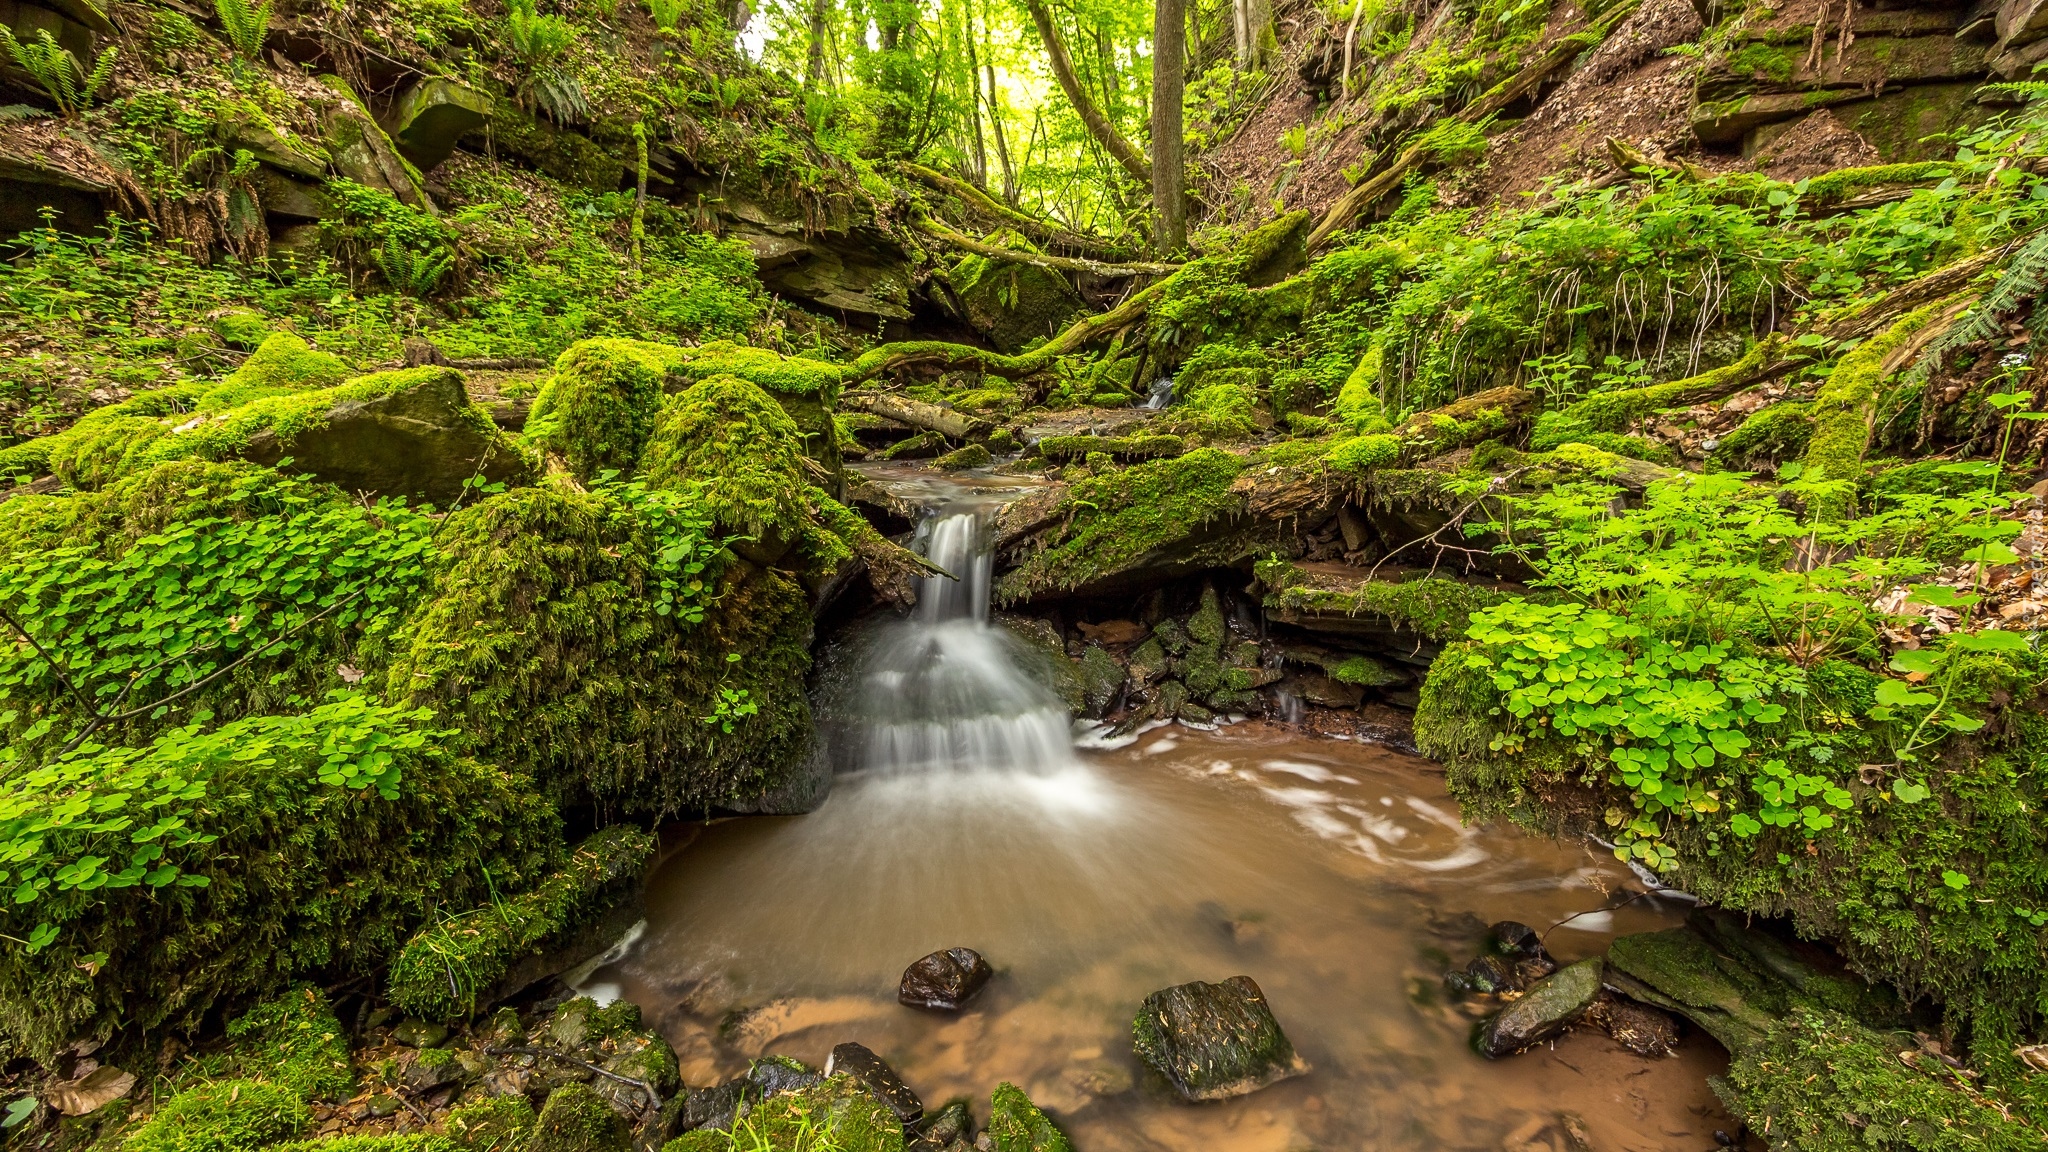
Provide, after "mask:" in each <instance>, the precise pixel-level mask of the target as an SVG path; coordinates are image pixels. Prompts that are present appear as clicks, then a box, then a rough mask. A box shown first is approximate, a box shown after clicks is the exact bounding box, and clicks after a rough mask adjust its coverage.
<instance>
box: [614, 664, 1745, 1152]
mask: <svg viewBox="0 0 2048 1152" xmlns="http://www.w3.org/2000/svg"><path fill="white" fill-rule="evenodd" d="M898 687H899V688H900V685H898ZM877 707H880V706H879V705H877ZM1055 759H1056V762H1054V763H1051V764H1044V765H1040V766H1039V768H1038V770H1035V771H1031V772H1018V771H1016V770H1015V766H1014V765H1008V764H999V765H994V766H976V765H974V764H971V763H969V764H959V765H954V766H953V767H952V768H951V769H949V770H944V771H918V772H902V771H892V770H889V769H887V768H886V767H872V766H871V767H864V768H858V769H856V770H854V771H852V772H849V773H845V774H842V775H841V776H840V777H839V778H838V780H837V782H836V784H835V786H834V791H833V793H832V794H831V796H830V797H829V799H828V800H827V801H826V802H825V804H824V805H823V806H822V807H821V808H820V809H819V810H818V811H816V812H814V813H812V814H810V815H806V816H796V817H768V818H760V817H756V818H748V819H743V820H731V821H724V822H718V823H714V824H711V825H709V826H705V827H701V828H694V829H690V830H688V831H687V832H686V834H685V835H684V836H682V837H679V838H678V842H677V845H676V847H675V848H674V849H673V851H672V852H671V853H670V855H669V856H668V857H667V858H666V860H665V861H664V863H663V864H662V865H661V867H660V868H659V870H658V871H657V873H656V874H655V876H654V877H653V879H652V881H651V884H650V888H649V892H648V902H647V907H648V920H649V924H648V929H647V931H646V933H645V935H644V936H643V937H642V938H641V939H640V940H639V941H638V943H637V945H636V947H635V948H634V950H633V952H632V953H631V954H630V955H629V956H628V958H627V959H625V960H624V961H622V962H620V963H617V964H615V965H613V966H612V967H610V968H608V969H605V970H602V971H600V972H599V973H597V974H596V976H595V979H596V980H597V981H600V982H607V981H608V982H611V983H614V984H616V985H617V986H618V987H619V988H620V989H621V990H622V991H623V992H624V994H625V995H626V996H627V997H628V998H630V999H632V1000H633V1001H634V1002H636V1003H637V1004H639V1005H640V1006H641V1008H642V1009H643V1010H644V1012H645V1014H646V1017H647V1019H648V1020H649V1021H650V1022H651V1023H653V1024H654V1025H656V1026H657V1027H659V1028H660V1029H661V1030H662V1031H663V1032H664V1033H665V1034H666V1035H667V1036H668V1038H669V1039H670V1040H671V1041H672V1042H673V1043H674V1044H675V1047H676V1050H677V1051H678V1052H679V1053H680V1054H681V1058H682V1070H683V1077H684V1079H685V1080H686V1081H687V1082H689V1083H691V1084H693V1085H705V1084H711V1083H715V1082H718V1081H721V1080H724V1079H727V1078H729V1077H731V1076H733V1075H736V1074H738V1073H740V1072H742V1071H744V1070H745V1067H746V1064H747V1062H748V1061H749V1060H750V1059H753V1058H755V1057H759V1056H761V1055H764V1054H768V1053H781V1054H786V1055H790V1056H794V1057H797V1058H798V1059H801V1060H803V1061H805V1062H806V1063H809V1064H811V1065H813V1066H819V1065H822V1064H823V1063H824V1061H825V1057H826V1055H827V1053H828V1052H829V1051H830V1050H831V1048H832V1046H833V1045H834V1044H837V1043H840V1042H843V1041H847V1040H857V1041H859V1042H861V1043H863V1044H866V1045H867V1046H868V1047H870V1048H872V1049H874V1050H875V1051H877V1052H878V1053H880V1054H881V1055H882V1056H883V1057H884V1058H885V1059H887V1060H888V1061H889V1062H890V1063H891V1064H892V1065H893V1066H894V1067H895V1068H896V1069H897V1070H898V1072H899V1073H900V1074H901V1075H902V1077H903V1079H904V1081H905V1082H906V1083H908V1084H909V1085H910V1086H911V1087H912V1088H913V1089H915V1090H916V1091H917V1092H918V1093H920V1094H921V1095H922V1096H923V1098H924V1099H925V1101H926V1104H927V1107H928V1108H935V1107H936V1106H937V1105H938V1104H939V1103H941V1102H943V1101H945V1100H947V1099H948V1098H950V1097H954V1096H966V1097H972V1098H974V1099H975V1101H976V1102H977V1115H978V1117H979V1118H981V1119H984V1120H985V1119H986V1114H987V1097H988V1093H989V1092H990V1090H992V1089H993V1088H994V1087H995V1085H996V1084H997V1083H998V1082H1000V1081H1004V1080H1008V1081H1011V1082H1014V1083H1016V1084H1017V1085H1019V1086H1020V1087H1022V1088H1024V1089H1025V1090H1026V1091H1027V1092H1028V1093H1029V1094H1030V1095H1031V1097H1032V1098H1033V1099H1034V1100H1036V1101H1038V1102H1039V1103H1040V1105H1041V1106H1043V1107H1044V1108H1046V1109H1047V1111H1048V1112H1050V1113H1051V1114H1053V1116H1054V1117H1055V1118H1056V1119H1057V1120H1058V1121H1059V1123H1060V1124H1061V1125H1062V1126H1063V1127H1064V1128H1065V1129H1066V1131H1067V1132H1068V1134H1069V1135H1070V1136H1071V1137H1072V1138H1073V1140H1074V1142H1075V1145H1076V1147H1078V1148H1079V1149H1081V1150H1082V1152H1121V1150H1126V1149H1128V1150H1139V1149H1145V1150H1151V1149H1172V1150H1176V1152H1178V1150H1216V1152H1293V1150H1299V1149H1328V1150H1336V1149H1376V1150H1377V1149H1386V1150H1405V1149H1430V1150H1442V1152H1449V1150H1457V1149H1474V1150H1477V1149H1486V1150H1489V1152H1492V1150H1501V1149H1506V1150H1508V1152H1534V1150H1537V1149H1556V1150H1558V1152H1564V1150H1566V1149H1570V1148H1575V1147H1581V1146H1583V1147H1588V1148H1592V1149H1598V1150H1600V1152H1638V1150H1640V1152H1663V1150H1702V1152H1703V1150H1706V1149H1711V1148H1713V1147H1714V1146H1715V1144H1714V1138H1713V1133H1714V1130H1715V1129H1726V1130H1731V1131H1732V1130H1733V1129H1734V1127H1735V1126H1734V1124H1733V1123H1732V1122H1731V1121H1730V1120H1729V1118H1728V1117H1727V1116H1726V1115H1725V1114H1724V1113H1723V1112H1722V1111H1721V1109H1720V1107H1719V1105H1718V1103H1717V1102H1716V1101H1715V1100H1714V1098H1713V1095H1712V1093H1711V1092H1710V1091H1709V1089H1708V1087H1707V1085H1706V1078H1707V1077H1708V1076H1711V1075H1715V1074H1718V1073H1719V1072H1721V1071H1722V1070H1724V1068H1725V1065H1726V1056H1725V1055H1724V1054H1722V1053H1721V1052H1720V1050H1719V1049H1718V1048H1717V1047H1715V1046H1714V1045H1713V1043H1712V1042H1711V1041H1709V1040H1706V1039H1705V1038H1703V1037H1700V1036H1698V1035H1690V1036H1688V1037H1687V1039H1686V1041H1685V1043H1684V1044H1683V1045H1682V1046H1681V1051H1680V1053H1679V1055H1678V1056H1676V1057H1673V1058H1668V1059H1662V1060H1645V1059H1643V1058H1640V1057H1637V1056H1635V1055H1632V1054H1630V1053H1628V1052H1627V1051H1625V1050H1623V1049H1621V1048H1620V1047H1619V1046H1618V1045H1616V1044H1614V1043H1613V1042H1612V1041H1610V1040H1609V1039H1608V1038H1607V1037H1606V1036H1605V1035H1604V1034H1603V1033H1599V1032H1597V1031H1581V1032H1576V1033H1574V1034H1572V1035H1570V1036H1568V1037H1566V1038H1565V1039H1563V1040H1560V1041H1558V1042H1557V1043H1556V1044H1555V1045H1554V1046H1551V1047H1545V1048H1542V1049H1539V1050H1537V1051H1534V1052H1530V1053H1526V1054H1524V1055H1522V1056H1519V1057H1515V1058H1512V1059H1508V1060H1504V1061H1499V1062H1489V1061H1486V1060H1484V1059H1481V1058H1480V1057H1479V1056H1477V1055H1476V1054H1475V1053H1474V1052H1473V1051H1472V1050H1471V1048H1470V1047H1469V1038H1470V1034H1471V1032H1472V1029H1473V1027H1474V1022H1475V1015H1474V1010H1472V1009H1468V1008H1464V1007H1461V1006H1459V1005H1457V1004H1455V1003H1452V1002H1450V1001H1449V1000H1448V999H1447V998H1446V996H1445V994H1444V992H1443V985H1442V980H1441V977H1442V974H1443V972H1444V971H1445V969H1446V968H1447V967H1448V966H1450V965H1451V964H1452V963H1453V962H1455V963H1458V964H1462V963H1463V962H1464V961H1465V960H1466V959H1468V958H1470V957H1471V956H1472V955H1474V954H1475V953H1476V949H1477V948H1478V945H1479V940H1478V932H1477V930H1478V927H1479V926H1480V925H1483V924H1484V923H1488V922H1491V921H1494V920H1500V919H1517V920H1522V921H1525V922H1527V923H1531V924H1534V925H1536V926H1537V927H1538V928H1542V927H1544V926H1546V925H1548V924H1551V923H1552V922H1554V921H1557V920H1560V919H1562V918H1564V917H1566V916H1568V915H1570V914H1572V913H1575V912H1580V911H1584V910H1586V909H1599V908H1603V906H1604V905H1606V904H1607V903H1609V900H1610V897H1609V893H1613V892H1616V891H1617V890H1619V889H1622V888H1623V887H1634V886H1636V885H1637V883H1638V882H1637V881H1636V880H1635V878H1634V877H1632V876H1631V875H1629V873H1628V872H1627V871H1626V869H1624V868H1623V867H1621V866H1620V865H1619V864H1617V863H1616V862H1615V861H1614V860H1613V859H1612V858H1611V857H1608V856H1606V855H1605V853H1603V852H1601V850H1600V849H1598V848H1597V847H1592V848H1590V850H1588V849H1581V848H1575V847H1571V846H1564V845H1559V844H1556V843H1553V842H1550V841H1546V840H1540V839H1537V838H1534V837H1530V836H1527V835H1524V834H1522V833H1519V832H1517V831H1515V830H1513V829H1510V828H1503V827H1476V828H1467V827H1463V826H1462V825H1461V824H1460V821H1459V819H1458V815H1457V808H1456V805H1455V804H1454V803H1453V802H1452V801H1451V799H1450V798H1449V797H1448V796H1447V795H1446V793H1445V790H1444V787H1443V784H1442V782H1441V778H1440V775H1439V774H1438V773H1437V772H1436V770H1435V769H1434V766H1433V765H1431V764H1430V763H1429V762H1428V761H1426V760H1422V759H1420V758H1417V757H1414V756H1410V755H1406V754H1403V753H1400V752H1396V751H1393V750H1390V749H1386V748H1382V747H1376V746H1369V745H1363V744H1357V743H1348V742H1342V741H1336V740H1327V739H1316V738H1311V737H1305V736H1302V735H1300V734H1298V733H1295V732H1292V731H1290V730H1287V729H1284V728H1280V727H1277V726H1269V725H1266V724H1262V723H1257V722H1251V723H1244V724H1239V725H1235V726H1230V727H1226V728H1223V729H1221V730H1218V731H1215V732H1203V731H1197V730H1192V729H1189V728H1186V727H1181V726H1170V727H1166V728H1161V729H1157V730H1154V731H1151V732H1148V733H1145V734H1144V735H1142V736H1141V737H1140V739H1139V740H1138V741H1137V742H1136V743H1133V744H1130V745H1128V746H1125V747H1121V748H1116V749H1113V750H1093V751H1081V752H1078V753H1075V754H1071V755H1068V756H1066V757H1064V758H1055ZM1681 912H1682V909H1679V908H1676V907H1669V906H1667V907H1664V908H1659V907H1655V906H1653V905H1652V904H1651V903H1650V902H1649V901H1638V902H1637V903H1635V904H1633V905H1630V906H1628V907H1625V908H1622V909H1619V910H1616V911H1602V912H1599V913H1596V914H1595V915H1592V916H1587V917H1582V918H1580V919H1578V920H1576V921H1573V922H1572V923H1571V924H1569V925H1567V926H1565V927H1562V928H1559V929H1557V930H1556V931H1554V932H1552V933H1551V935H1550V938H1549V943H1550V948H1551V950H1552V952H1553V953H1555V954H1556V955H1557V957H1558V958H1559V959H1560V960H1563V961H1566V962H1569V961H1571V960H1575V959H1579V958H1581V957H1585V956H1590V955H1594V954H1596V953H1598V952H1600V951H1601V950H1602V949H1604V948H1605V946H1606V944H1607V942H1608V941H1609V940H1610V939H1612V937H1613V936H1614V935H1615V934H1617V933H1623V932H1636V931H1643V930H1647V929H1654V928H1659V927H1664V926H1667V925H1669V924H1672V923H1676V922H1677V920H1678V918H1679V915H1680V914H1681ZM961 945H965V946H968V947H972V948H975V949H977V950H979V951H981V952H982V953H983V954H984V955H985V956H987V957H988V959H989V961H990V963H991V964H993V965H994V966H995V968H996V970H997V976H996V978H995V979H994V980H993V981H992V982H991V984H990V986H989V987H988V988H987V989H986V990H985V991H984V992H983V993H982V994H981V996H980V998H979V999H978V1000H976V1001H975V1002H974V1003H972V1004H971V1005H970V1006H969V1008H968V1009H967V1010H966V1011H964V1012H962V1013H960V1014H959V1015H957V1016H945V1015H938V1014H933V1013H927V1012H922V1011H918V1010H914V1009H911V1008H906V1007H902V1006H900V1005H898V1004H897V1003H896V1001H895V987H896V982H897V978H898V976H899V975H900V974H901V972H902V970H903V968H904V967H905V965H907V964H909V963H910V962H911V961H912V960H915V959H917V958H918V957H919V956H922V955H924V954H925V953H927V952H931V951H934V950H936V949H940V948H946V947H955V946H961ZM1238 974H1244V975H1249V976H1251V977H1252V978H1253V979H1255V980H1257V981H1258V983H1259V985H1260V986H1261V987H1262V988H1263V989H1264V990H1265V992H1266V994H1267V997H1268V999H1269V1000H1270V1002H1271V1003H1272V1006H1273V1009H1274V1011H1275V1013H1276V1014H1277V1015H1278V1017H1279V1019H1280V1022H1281V1024H1282V1025H1283V1027H1285V1028H1286V1030H1287V1032H1288V1035H1289V1036H1290V1037H1291V1038H1292V1039H1293V1041H1294V1044H1295V1046H1296V1047H1297V1048H1298V1049H1299V1050H1300V1052H1301V1053H1302V1055H1303V1056H1304V1057H1306V1059H1307V1060H1308V1061H1309V1063H1310V1064H1311V1065H1312V1067H1313V1071H1312V1072H1311V1073H1310V1074H1309V1075H1307V1076H1304V1077H1301V1078H1299V1079H1296V1080H1292V1081H1288V1082H1285V1083H1283V1084H1280V1085H1277V1086H1274V1087H1271V1088H1268V1089H1266V1090H1264V1091H1261V1092H1258V1093H1256V1094H1254V1095H1251V1096H1248V1097H1243V1098H1240V1099H1237V1100H1232V1101H1226V1102H1221V1103H1212V1104H1201V1105H1193V1106H1190V1105H1186V1104H1180V1103H1177V1102H1174V1101H1173V1100H1171V1099H1170V1098H1169V1097H1168V1096H1167V1094H1166V1092H1165V1090H1164V1088H1163V1086H1162V1085H1160V1084H1158V1083H1156V1082H1152V1081H1148V1079H1147V1073H1146V1072H1145V1071H1144V1069H1143V1067H1142V1065H1140V1064H1139V1062H1138V1061H1137V1059H1136V1057H1135V1056H1134V1055H1133V1053H1132V1050H1131V1029H1130V1024H1131V1018H1132V1015H1133V1013H1134V1012H1135V1011H1136V1009H1137V1007H1138V1004H1139V1002H1140V1001H1141V1000H1142V999H1143V998H1144V996H1145V995H1146V994H1147V993H1149V992H1152V991H1154V990H1156V989H1158V988H1162V987H1165V986H1167V985H1171V984H1176V983H1180V982H1183V981H1187V980H1197V979H1199V980H1212V981H1213V980H1222V979H1224V978H1226V977H1229V976H1233V975H1238ZM1575 1140H1577V1141H1582V1142H1583V1143H1575V1142H1574V1141H1575Z"/></svg>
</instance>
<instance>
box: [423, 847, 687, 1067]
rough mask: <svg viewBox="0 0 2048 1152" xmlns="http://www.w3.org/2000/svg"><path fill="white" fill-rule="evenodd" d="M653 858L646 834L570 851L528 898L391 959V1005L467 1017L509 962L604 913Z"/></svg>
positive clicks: (458, 922)
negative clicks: (564, 862)
mask: <svg viewBox="0 0 2048 1152" xmlns="http://www.w3.org/2000/svg"><path fill="white" fill-rule="evenodd" d="M653 853H654V839H653V837H651V836H648V835H647V834H646V833H644V832H641V831H639V830H638V829H635V828H626V827H617V828H607V829H605V830H604V831H602V832H599V833H597V834H596V835H594V836H592V837H590V838H589V839H587V840H585V841H584V842H583V843H581V844H579V845H577V847H576V850H575V851H574V852H573V853H571V854H570V857H569V863H568V866H567V867H565V868H564V869H562V870H561V871H559V872H556V873H555V874H554V875H552V876H550V877H548V878H547V879H546V880H544V881H542V882H541V884H540V885H539V886H538V887H536V888H534V889H533V890H532V891H531V892H527V893H525V894H524V895H521V896H515V897H512V898H511V899H509V900H504V901H498V902H494V903H493V904H492V905H491V906H489V907H486V908H480V909H478V910H476V911H474V912H469V913H466V914H464V915H461V916H457V917H454V918H452V919H449V920H445V921H443V922H441V923H439V924H436V925H434V926H433V927H432V928H429V929H427V930H426V931H424V932H422V933H420V934H419V935H417V936H415V937H413V938H412V940H411V941H409V942H408V943H407V944H406V946H405V947H404V949H402V950H401V951H400V952H399V953H398V956H397V957H396V958H395V959H393V960H392V962H391V974H390V978H389V984H388V987H389V989H390V996H391V1002H392V1003H394V1004H396V1005H398V1006H399V1007H400V1008H402V1009H404V1010H405V1011H406V1012H409V1013H411V1014H412V1015H414V1016H418V1017H421V1018H422V1019H428V1020H449V1021H452V1020H457V1019H461V1018H465V1017H468V1016H470V1015H472V1014H473V1013H474V1012H475V1011H476V1010H477V1008H478V1007H480V1006H481V1005H479V1004H478V997H479V995H480V994H482V993H485V992H487V991H489V990H490V989H491V988H492V987H493V986H494V985H496V984H497V983H498V982H499V981H500V980H502V979H504V977H505V975H506V973H507V972H508V971H510V970H511V969H512V968H513V967H514V966H515V965H516V964H518V963H519V962H520V961H522V960H524V959H527V958H530V957H536V956H539V955H541V954H543V953H544V952H545V951H546V950H547V949H548V948H549V947H550V946H559V945H560V944H561V942H562V941H563V939H564V938H565V937H566V936H568V934H570V933H572V932H574V931H575V930H576V929H578V928H581V927H584V926H586V925H588V924H590V923H592V922H594V921H596V920H598V919H600V918H602V917H603V915H604V914H605V913H606V912H608V911H610V910H611V908H612V907H613V906H614V905H616V904H617V903H618V902H619V901H620V900H621V899H622V898H623V897H624V896H625V895H626V893H627V892H628V891H630V889H632V888H633V887H634V886H635V885H636V883H637V882H638V880H639V877H640V873H641V871H642V869H643V868H644V867H645V865H646V863H647V860H648V858H649V857H650V856H652V855H653ZM424 1058H425V1057H424V1055H422V1059H424Z"/></svg>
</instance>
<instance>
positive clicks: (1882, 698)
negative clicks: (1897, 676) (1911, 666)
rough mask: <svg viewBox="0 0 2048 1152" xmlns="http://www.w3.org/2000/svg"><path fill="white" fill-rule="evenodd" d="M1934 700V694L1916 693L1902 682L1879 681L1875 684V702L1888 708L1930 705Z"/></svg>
mask: <svg viewBox="0 0 2048 1152" xmlns="http://www.w3.org/2000/svg"><path fill="white" fill-rule="evenodd" d="M1934 700H1935V697H1934V693H1932V692H1917V691H1915V690H1914V689H1913V686H1912V685H1910V684H1908V683H1906V682H1905V681H1903V680H1880V681H1878V682H1877V702H1878V703H1879V704H1883V705H1885V706H1886V707H1889V708H1899V707H1905V706H1909V705H1917V704H1932V703H1934Z"/></svg>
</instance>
